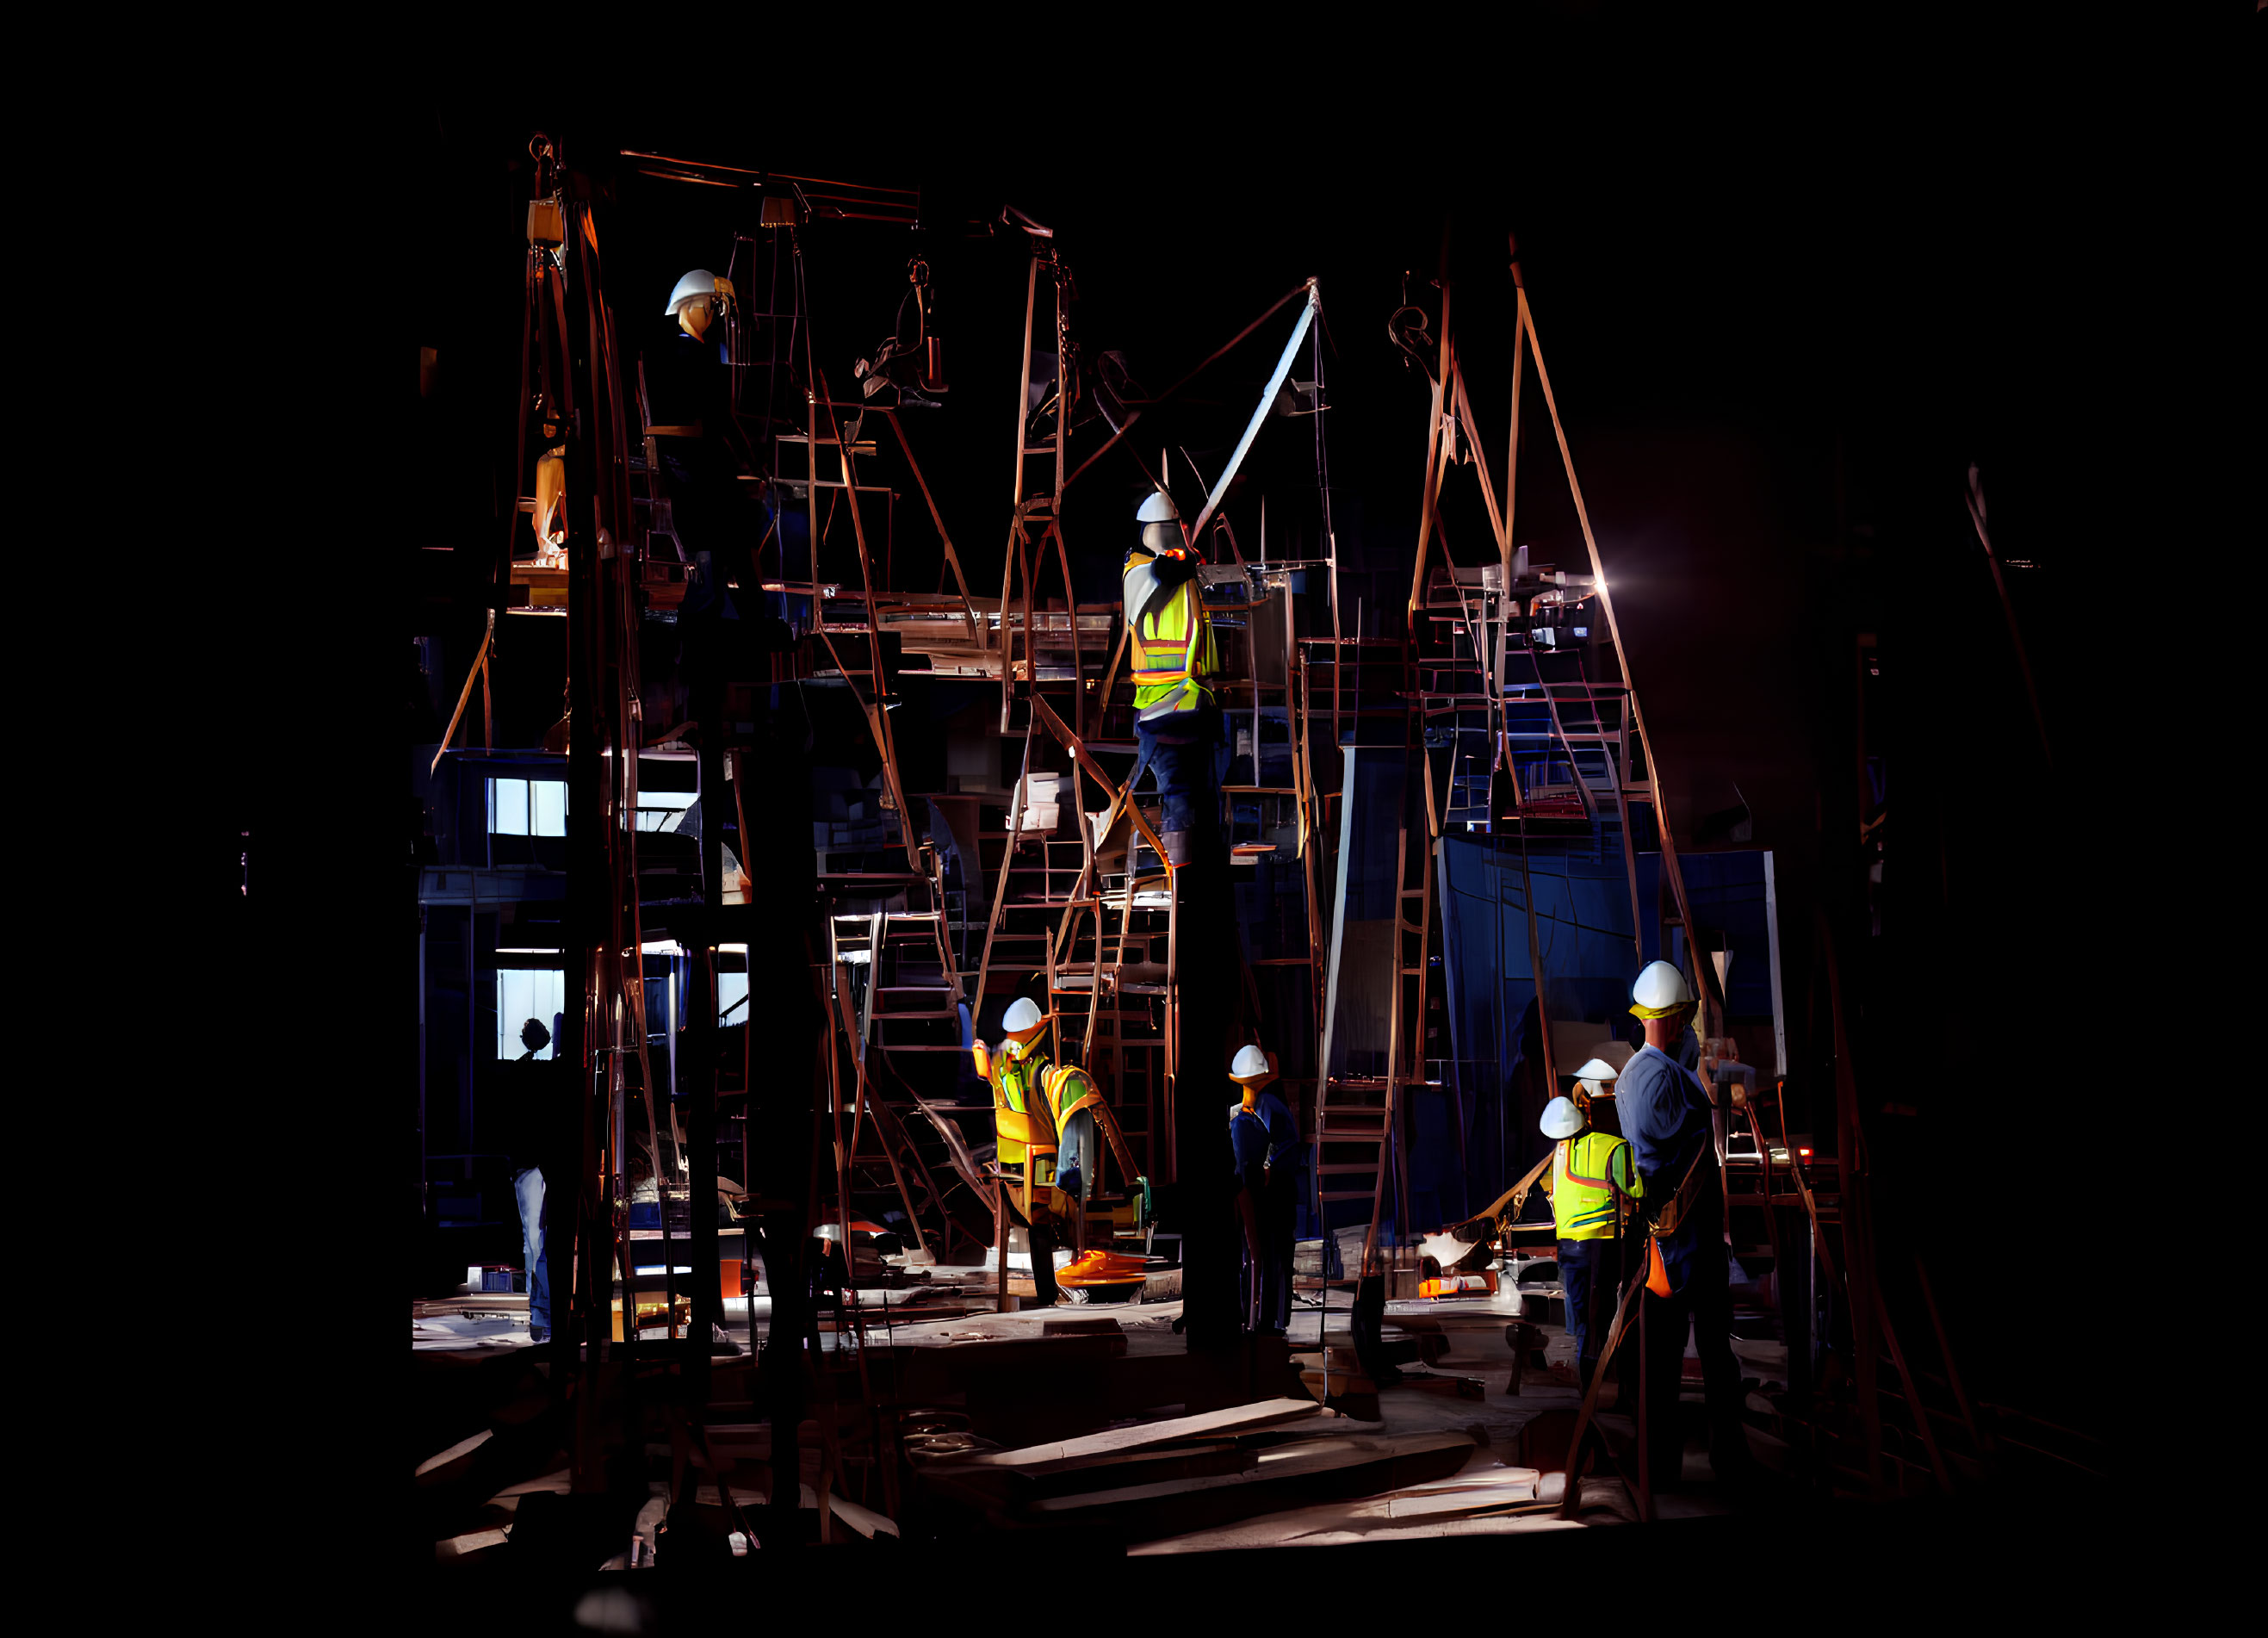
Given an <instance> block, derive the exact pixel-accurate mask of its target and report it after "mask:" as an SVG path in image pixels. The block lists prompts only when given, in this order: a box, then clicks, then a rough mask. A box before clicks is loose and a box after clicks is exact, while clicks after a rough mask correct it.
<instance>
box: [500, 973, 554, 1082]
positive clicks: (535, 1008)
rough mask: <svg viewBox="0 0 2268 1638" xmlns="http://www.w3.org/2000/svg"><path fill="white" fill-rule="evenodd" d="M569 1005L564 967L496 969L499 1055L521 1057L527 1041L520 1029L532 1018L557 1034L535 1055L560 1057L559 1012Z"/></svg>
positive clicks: (542, 1057)
mask: <svg viewBox="0 0 2268 1638" xmlns="http://www.w3.org/2000/svg"><path fill="white" fill-rule="evenodd" d="M566 1005H567V974H566V972H565V970H563V969H557V968H554V969H550V970H532V969H527V968H510V967H507V968H501V969H499V970H497V1014H496V1016H497V1057H498V1058H519V1057H520V1056H521V1055H522V1054H524V1053H525V1052H526V1051H527V1043H525V1042H524V1041H522V1040H521V1039H520V1038H519V1032H520V1031H521V1030H522V1029H525V1028H527V1021H528V1020H529V1019H531V1018H533V1019H534V1020H535V1021H536V1022H538V1023H540V1024H541V1025H542V1026H543V1028H544V1029H545V1030H546V1031H547V1032H549V1033H550V1034H551V1035H552V1036H553V1037H555V1038H554V1039H553V1040H552V1041H551V1043H550V1044H549V1045H548V1046H546V1047H545V1048H544V1049H543V1050H542V1051H540V1052H538V1053H537V1054H536V1057H538V1058H540V1059H550V1058H556V1057H558V1056H559V1043H558V1040H557V1039H556V1036H557V1034H558V1029H559V1015H560V1014H561V1012H562V1011H563V1010H564V1009H565V1007H566Z"/></svg>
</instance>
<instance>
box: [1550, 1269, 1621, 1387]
mask: <svg viewBox="0 0 2268 1638" xmlns="http://www.w3.org/2000/svg"><path fill="white" fill-rule="evenodd" d="M1622 1280H1623V1258H1622V1247H1621V1245H1620V1243H1618V1242H1616V1241H1614V1240H1562V1241H1561V1242H1559V1288H1560V1290H1561V1291H1562V1292H1563V1293H1564V1294H1565V1296H1564V1304H1565V1309H1566V1311H1567V1334H1568V1335H1569V1336H1571V1337H1572V1338H1574V1339H1575V1361H1576V1365H1575V1369H1576V1380H1577V1382H1579V1383H1580V1384H1581V1385H1582V1386H1584V1387H1586V1388H1588V1387H1589V1386H1590V1385H1591V1377H1592V1375H1593V1373H1594V1372H1595V1371H1596V1370H1597V1369H1598V1365H1599V1355H1600V1354H1602V1353H1603V1352H1604V1351H1605V1349H1606V1346H1607V1333H1608V1332H1609V1331H1611V1330H1613V1329H1614V1324H1615V1310H1616V1308H1617V1307H1618V1306H1619V1305H1620V1304H1621V1302H1622V1296H1623V1288H1622ZM1636 1340H1637V1339H1636V1338H1635V1337H1626V1338H1624V1346H1625V1347H1628V1346H1629V1345H1631V1344H1632V1343H1634V1342H1635V1341H1636ZM1632 1352H1635V1349H1632ZM1627 1357H1628V1355H1627V1354H1624V1352H1623V1351H1622V1350H1621V1349H1617V1350H1616V1354H1615V1370H1616V1376H1615V1380H1616V1382H1635V1381H1637V1380H1638V1378H1637V1376H1636V1374H1635V1373H1634V1372H1633V1373H1632V1374H1631V1375H1629V1376H1624V1374H1623V1370H1622V1366H1623V1363H1624V1360H1625V1359H1626V1358H1627Z"/></svg>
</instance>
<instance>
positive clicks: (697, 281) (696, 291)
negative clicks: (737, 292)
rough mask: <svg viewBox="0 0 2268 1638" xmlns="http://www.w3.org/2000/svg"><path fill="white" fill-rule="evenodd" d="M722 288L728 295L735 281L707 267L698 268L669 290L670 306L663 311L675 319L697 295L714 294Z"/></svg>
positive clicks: (731, 291)
mask: <svg viewBox="0 0 2268 1638" xmlns="http://www.w3.org/2000/svg"><path fill="white" fill-rule="evenodd" d="M720 290H721V291H724V292H725V294H726V295H727V296H729V295H731V294H732V293H733V281H732V280H730V279H728V278H718V277H717V276H716V275H715V274H714V273H711V271H710V270H709V269H707V268H696V269H693V271H691V272H690V273H688V274H687V275H686V276H685V277H683V278H681V279H680V280H678V281H677V288H676V289H675V290H673V291H670V292H669V306H666V307H664V308H663V309H662V311H663V312H664V313H665V314H668V315H669V316H670V317H671V318H673V319H674V318H675V317H676V316H677V315H678V314H679V313H680V312H681V310H682V309H683V308H684V306H685V304H686V303H687V302H689V301H690V300H692V299H694V298H695V297H696V296H713V295H715V294H716V293H717V292H718V291H720Z"/></svg>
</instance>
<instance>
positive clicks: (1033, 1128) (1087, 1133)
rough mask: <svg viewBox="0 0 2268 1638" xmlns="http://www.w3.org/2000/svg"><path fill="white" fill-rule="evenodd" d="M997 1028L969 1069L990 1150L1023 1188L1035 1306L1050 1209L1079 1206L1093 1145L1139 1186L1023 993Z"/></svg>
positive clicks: (1105, 1110)
mask: <svg viewBox="0 0 2268 1638" xmlns="http://www.w3.org/2000/svg"><path fill="white" fill-rule="evenodd" d="M1000 1023H1001V1028H1002V1029H1004V1030H1005V1035H1004V1036H1003V1037H1002V1039H1001V1042H1000V1045H999V1047H998V1049H997V1050H995V1049H993V1048H990V1047H988V1046H986V1045H985V1044H984V1043H983V1042H982V1041H978V1042H976V1043H974V1044H972V1045H971V1047H970V1049H969V1051H970V1052H971V1054H972V1056H973V1057H974V1058H975V1059H976V1073H977V1074H980V1075H982V1076H983V1077H984V1079H985V1081H987V1082H988V1083H990V1086H991V1088H992V1127H993V1133H994V1135H995V1139H996V1142H997V1151H996V1152H997V1157H998V1161H999V1163H1000V1164H1001V1165H1002V1166H1003V1167H1008V1166H1013V1167H1016V1168H1017V1169H1019V1170H1020V1172H1021V1174H1022V1183H1023V1188H1022V1189H1021V1190H1020V1191H1019V1192H1018V1196H1019V1198H1020V1204H1021V1205H1022V1207H1023V1211H1024V1215H1025V1218H1026V1219H1027V1221H1029V1222H1030V1224H1031V1242H1032V1282H1033V1285H1034V1287H1035V1289H1036V1290H1037V1292H1038V1301H1039V1302H1040V1303H1041V1305H1042V1306H1045V1305H1046V1304H1047V1303H1049V1302H1054V1301H1055V1299H1056V1284H1055V1264H1054V1261H1053V1258H1054V1253H1055V1248H1056V1237H1057V1236H1056V1210H1057V1204H1058V1202H1060V1205H1061V1206H1062V1207H1063V1208H1064V1209H1067V1210H1068V1209H1071V1208H1074V1207H1075V1208H1078V1209H1080V1210H1084V1208H1085V1207H1086V1202H1087V1200H1088V1199H1089V1198H1090V1197H1091V1196H1092V1195H1093V1194H1094V1182H1095V1178H1096V1177H1097V1176H1098V1175H1100V1172H1101V1143H1102V1142H1103V1141H1104V1140H1108V1141H1109V1142H1110V1144H1111V1146H1112V1147H1114V1148H1115V1149H1116V1150H1117V1151H1118V1155H1119V1164H1120V1165H1121V1166H1122V1167H1123V1168H1125V1169H1126V1174H1127V1180H1128V1182H1129V1183H1130V1184H1132V1185H1134V1186H1136V1187H1137V1188H1140V1187H1142V1186H1144V1184H1145V1180H1144V1179H1142V1178H1140V1177H1136V1176H1135V1174H1134V1171H1133V1166H1132V1160H1131V1156H1130V1155H1129V1154H1128V1153H1127V1150H1126V1140H1125V1139H1124V1138H1123V1136H1122V1135H1121V1134H1120V1133H1119V1132H1118V1129H1117V1126H1116V1123H1115V1122H1114V1121H1113V1120H1112V1118H1111V1115H1110V1110H1109V1106H1108V1104H1106V1103H1104V1102H1103V1101H1102V1094H1101V1091H1100V1090H1098V1089H1097V1088H1096V1087H1095V1084H1094V1079H1093V1078H1092V1077H1091V1076H1089V1075H1088V1074H1087V1073H1086V1071H1085V1070H1084V1069H1081V1068H1080V1067H1079V1066H1078V1065H1076V1064H1055V1063H1050V1062H1049V1060H1048V1057H1047V1049H1046V1047H1045V1045H1044V1044H1042V1038H1041V1037H1043V1036H1044V1035H1045V1034H1046V1033H1047V1026H1048V1021H1047V1016H1046V1015H1044V1014H1042V1012H1041V1011H1040V1009H1039V1007H1038V1006H1037V1005H1036V1004H1035V1003H1034V1002H1033V1001H1032V1000H1031V999H1030V998H1029V997H1026V996H1020V997H1018V998H1017V999H1016V1000H1014V1001H1013V1002H1011V1003H1010V1004H1009V1007H1008V1010H1007V1012H1006V1014H1005V1015H1003V1017H1002V1018H1001V1020H1000Z"/></svg>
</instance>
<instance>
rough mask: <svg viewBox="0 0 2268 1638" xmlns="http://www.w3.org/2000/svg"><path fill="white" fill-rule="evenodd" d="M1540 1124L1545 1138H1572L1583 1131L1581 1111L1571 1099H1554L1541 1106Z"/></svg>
mask: <svg viewBox="0 0 2268 1638" xmlns="http://www.w3.org/2000/svg"><path fill="white" fill-rule="evenodd" d="M1542 1124H1543V1135H1544V1136H1545V1137H1547V1138H1552V1139H1555V1140H1556V1139H1559V1138H1572V1137H1573V1136H1574V1135H1575V1134H1576V1133H1579V1132H1580V1131H1581V1130H1582V1129H1583V1111H1582V1110H1580V1109H1577V1108H1576V1107H1575V1103H1574V1100H1573V1099H1572V1098H1564V1097H1555V1098H1553V1099H1552V1100H1551V1101H1550V1103H1546V1104H1545V1105H1544V1106H1543V1123H1542Z"/></svg>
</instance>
